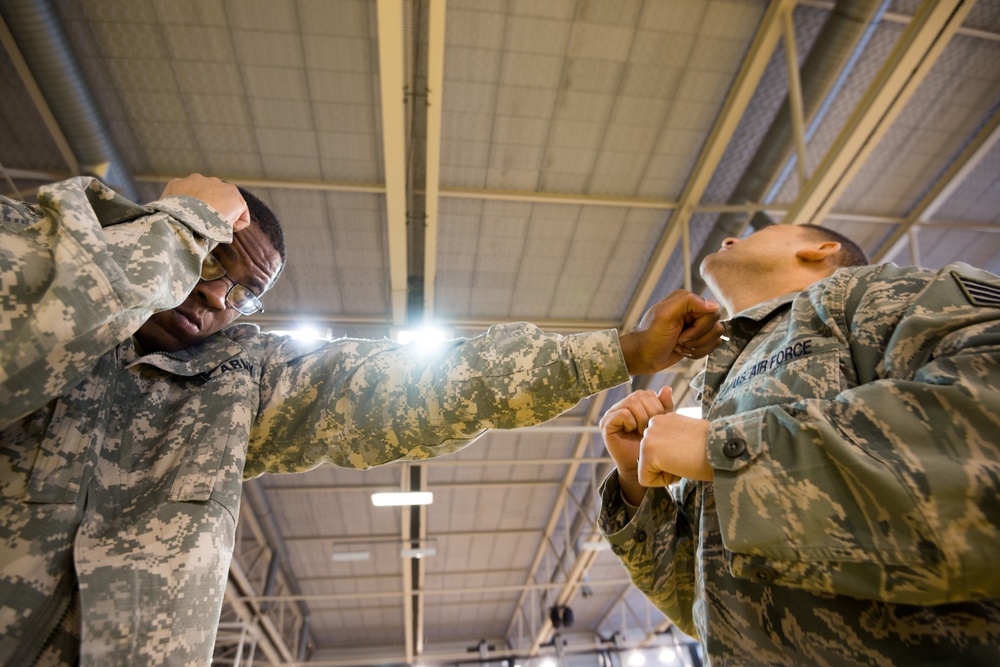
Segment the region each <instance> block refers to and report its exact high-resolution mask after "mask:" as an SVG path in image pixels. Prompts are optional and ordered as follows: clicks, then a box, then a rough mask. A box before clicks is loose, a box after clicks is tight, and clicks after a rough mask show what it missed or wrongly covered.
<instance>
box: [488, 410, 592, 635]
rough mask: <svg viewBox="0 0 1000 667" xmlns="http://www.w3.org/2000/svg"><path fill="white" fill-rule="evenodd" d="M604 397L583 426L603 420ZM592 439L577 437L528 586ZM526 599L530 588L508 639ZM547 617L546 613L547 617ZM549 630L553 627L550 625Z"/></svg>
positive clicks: (519, 603) (512, 621) (509, 630)
mask: <svg viewBox="0 0 1000 667" xmlns="http://www.w3.org/2000/svg"><path fill="white" fill-rule="evenodd" d="M604 398H605V392H602V393H601V394H598V395H597V396H595V397H593V398H592V399H591V401H590V407H588V408H587V416H586V417H585V419H584V423H587V424H594V423H596V422H597V420H598V418H599V417H600V415H601V413H602V412H603V409H604ZM592 439H593V436H591V435H590V434H583V435H581V436H580V437H579V438H577V441H576V446H575V447H574V450H573V457H572V458H570V459H569V465H568V467H567V468H566V473H565V474H564V475H563V479H562V484H561V485H560V488H559V494H558V495H557V496H556V500H555V503H554V504H553V506H552V511H551V512H550V514H549V520H548V522H547V524H546V526H545V530H544V533H543V535H542V539H541V540H540V541H539V545H538V549H537V550H536V551H535V557H534V559H533V560H532V563H531V567H530V568H529V569H528V574H527V576H526V577H525V584H530V583H533V582H534V581H535V575H536V573H537V572H538V568H539V567H540V566H541V564H542V559H543V557H544V556H545V552H546V551H547V550H548V545H549V541H550V540H551V538H552V535H553V534H554V533H555V530H556V527H557V526H558V525H559V519H560V515H561V514H562V511H563V507H564V506H565V505H566V500H567V496H568V493H569V489H570V488H571V487H572V486H573V482H574V481H575V479H576V473H577V470H579V468H580V466H581V465H583V462H584V460H585V456H584V455H585V454H586V453H587V449H588V448H589V447H590V445H591V442H592ZM603 462H604V463H609V462H610V460H609V459H604V461H603ZM567 530H568V527H567ZM527 597H528V589H525V590H524V591H522V592H521V596H520V598H519V599H518V601H517V605H516V606H515V607H514V613H513V615H512V616H511V618H510V621H509V622H508V624H507V632H506V633H505V636H506V637H510V636H511V633H512V632H513V631H514V626H515V624H516V623H517V619H518V617H519V616H520V614H521V613H522V608H523V606H524V604H525V601H526V600H527ZM547 617H548V615H547V614H546V618H547ZM546 622H548V621H546ZM549 628H551V624H550V626H549ZM542 629H544V623H543V628H541V629H539V633H538V634H540V633H541V631H542ZM536 637H537V635H536ZM537 644H538V641H537V640H536V641H534V642H532V645H533V646H535V645H537ZM534 652H535V651H533V653H532V654H534Z"/></svg>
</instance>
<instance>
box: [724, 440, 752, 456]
mask: <svg viewBox="0 0 1000 667" xmlns="http://www.w3.org/2000/svg"><path fill="white" fill-rule="evenodd" d="M746 450H747V443H746V442H744V440H743V438H733V439H732V440H730V441H728V442H727V443H726V444H724V445H723V446H722V453H723V454H725V455H726V456H728V457H729V458H731V459H735V458H736V457H738V456H743V453H744V452H745V451H746Z"/></svg>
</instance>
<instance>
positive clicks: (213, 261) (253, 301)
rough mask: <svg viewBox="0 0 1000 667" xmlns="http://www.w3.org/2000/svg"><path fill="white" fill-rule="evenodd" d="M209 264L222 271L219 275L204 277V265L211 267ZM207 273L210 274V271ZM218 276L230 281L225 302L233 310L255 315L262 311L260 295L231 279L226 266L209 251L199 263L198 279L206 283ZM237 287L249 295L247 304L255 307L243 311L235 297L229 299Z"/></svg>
mask: <svg viewBox="0 0 1000 667" xmlns="http://www.w3.org/2000/svg"><path fill="white" fill-rule="evenodd" d="M211 266H214V267H218V270H219V271H221V272H222V273H220V274H219V275H217V276H214V277H205V268H206V267H211ZM209 275H211V273H210V274H209ZM219 278H225V279H226V280H228V281H229V282H230V283H232V284H231V285H230V286H229V289H227V290H226V296H225V300H226V303H227V304H228V305H230V306H232V307H233V310H235V311H236V312H238V313H239V314H240V315H256V314H257V313H263V312H264V304H263V303H261V300H260V297H258V296H257V295H256V294H254V293H253V292H252V291H251V290H250V288H249V287H247V286H246V285H244V284H242V283H238V282H236V281H235V280H233V279H232V278H230V277H229V273H228V272H227V271H226V267H224V266H223V265H222V262H220V261H219V258H218V257H216V256H215V255H213V254H211V253H210V254H208V255H206V256H205V259H204V261H202V263H201V278H200V280H202V281H203V282H206V283H210V282H213V281H216V280H218V279H219ZM237 287H239V288H240V289H241V290H243V293H245V294H246V295H247V296H248V297H249V304H250V306H251V307H253V306H256V308H252V310H250V311H249V312H246V311H244V309H243V308H240V307H239V306H238V305H237V304H236V302H235V299H230V295H232V293H233V290H234V289H236V288H237ZM245 307H246V306H244V308H245Z"/></svg>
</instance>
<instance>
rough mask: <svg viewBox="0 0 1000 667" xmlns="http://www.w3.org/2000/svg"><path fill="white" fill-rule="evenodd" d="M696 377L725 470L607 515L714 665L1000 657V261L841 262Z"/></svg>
mask: <svg viewBox="0 0 1000 667" xmlns="http://www.w3.org/2000/svg"><path fill="white" fill-rule="evenodd" d="M695 387H696V388H698V389H700V390H701V392H702V409H703V412H704V413H705V415H706V419H708V420H710V422H711V426H710V430H709V434H708V440H707V446H708V459H709V462H710V463H711V465H712V467H713V469H714V477H715V479H714V482H713V483H704V482H691V481H690V480H682V481H681V483H680V484H678V485H675V486H673V487H667V488H656V489H650V490H649V491H648V492H647V493H646V495H645V498H644V499H643V501H642V504H641V505H640V506H639V507H638V509H637V510H634V516H633V509H634V508H628V507H627V506H626V505H625V504H624V502H623V500H622V498H621V493H620V487H619V484H618V479H617V473H613V474H612V475H611V477H609V478H608V480H606V481H605V484H604V487H603V489H602V494H603V504H602V513H601V519H600V521H601V528H602V530H603V531H604V533H605V535H606V536H607V537H608V539H609V540H610V541H611V544H612V549H613V551H614V552H615V553H616V554H617V555H618V556H619V558H620V559H621V560H622V562H623V563H624V565H625V567H626V569H627V570H628V571H629V574H630V576H631V578H632V580H633V582H634V583H635V585H636V586H637V587H638V588H639V589H640V590H641V591H642V592H643V593H644V594H645V595H646V596H647V597H649V598H650V600H651V601H653V603H654V604H656V606H657V607H658V608H659V609H660V610H661V611H663V613H664V614H666V615H667V617H668V618H670V619H671V620H672V621H673V622H674V623H675V624H676V625H677V626H678V628H680V629H681V630H683V631H684V632H686V633H688V634H689V635H691V636H693V637H697V638H698V639H699V640H700V641H701V643H702V645H703V647H704V648H705V652H706V654H707V657H708V659H709V661H710V663H711V664H712V665H796V666H801V665H829V666H841V665H887V666H889V665H906V666H907V667H910V666H913V665H957V664H961V665H998V664H1000V568H998V566H997V560H996V559H997V554H998V553H1000V279H998V278H997V277H996V276H993V275H991V274H988V273H986V272H983V271H978V270H975V269H972V268H970V267H968V266H966V265H961V264H959V265H953V266H950V267H947V268H945V269H943V270H942V271H940V272H938V273H933V272H929V271H922V270H917V269H902V268H898V267H895V266H893V265H884V266H878V267H861V268H852V269H842V270H840V271H838V272H837V273H836V274H834V276H832V277H831V278H829V279H827V280H824V281H821V282H819V283H817V284H815V285H813V286H811V287H810V288H809V289H807V290H805V291H804V292H802V293H801V294H790V295H786V296H784V297H779V298H777V299H774V300H771V301H768V302H766V303H763V304H760V305H758V306H756V307H753V308H751V309H748V310H746V311H744V312H742V313H740V314H738V315H737V316H736V317H734V318H733V319H732V320H731V321H730V326H729V340H728V341H726V342H724V343H723V344H722V346H720V347H719V348H718V349H716V350H715V351H714V352H713V353H712V354H711V355H710V357H709V359H708V361H707V364H706V369H705V371H704V373H703V374H702V375H701V376H699V377H698V378H696V380H695Z"/></svg>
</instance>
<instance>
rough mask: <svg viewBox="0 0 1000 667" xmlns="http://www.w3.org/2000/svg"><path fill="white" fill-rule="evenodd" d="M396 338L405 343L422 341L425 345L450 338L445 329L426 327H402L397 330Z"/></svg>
mask: <svg viewBox="0 0 1000 667" xmlns="http://www.w3.org/2000/svg"><path fill="white" fill-rule="evenodd" d="M396 340H398V341H399V342H400V343H402V344H403V345H406V344H407V343H413V342H417V343H421V344H424V345H434V344H436V343H443V342H444V341H446V340H448V334H447V333H446V332H445V331H444V330H443V329H435V328H433V327H424V328H423V329H400V330H399V331H397V332H396Z"/></svg>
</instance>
